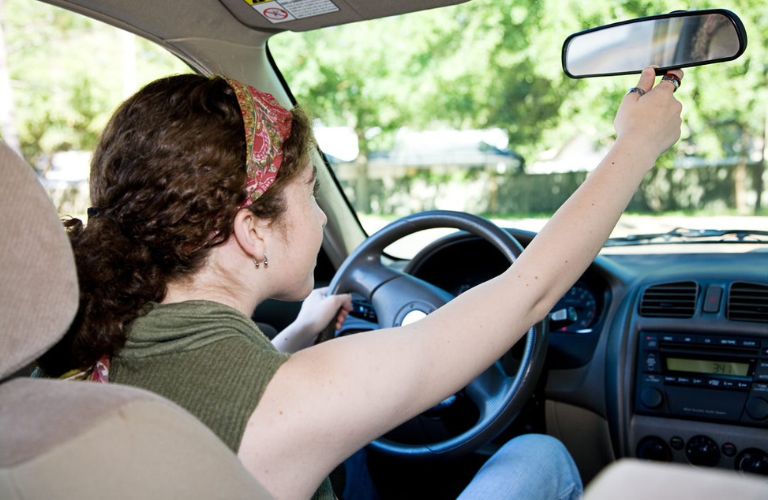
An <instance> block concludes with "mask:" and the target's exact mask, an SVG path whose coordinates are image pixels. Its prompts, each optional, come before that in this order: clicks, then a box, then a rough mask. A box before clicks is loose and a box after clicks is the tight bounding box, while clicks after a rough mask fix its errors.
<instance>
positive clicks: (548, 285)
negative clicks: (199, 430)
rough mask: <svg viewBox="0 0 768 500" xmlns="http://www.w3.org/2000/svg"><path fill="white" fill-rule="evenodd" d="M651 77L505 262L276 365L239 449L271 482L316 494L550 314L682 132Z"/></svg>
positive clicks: (292, 494) (273, 487) (289, 492)
mask: <svg viewBox="0 0 768 500" xmlns="http://www.w3.org/2000/svg"><path fill="white" fill-rule="evenodd" d="M676 74H677V75H678V76H679V77H681V78H682V72H679V71H678V72H676ZM653 83H654V73H653V70H652V69H647V70H646V71H644V72H643V74H642V76H641V78H640V82H639V84H638V87H639V88H640V89H642V90H644V91H646V93H645V95H642V96H641V95H640V93H630V94H628V95H627V96H626V97H625V98H624V101H623V103H622V105H621V108H620V109H619V112H618V114H617V117H616V122H615V127H616V132H617V139H616V142H615V144H614V145H613V147H612V148H611V150H610V152H609V153H608V154H607V155H606V157H605V158H604V159H603V161H602V162H601V163H600V164H599V165H598V167H597V168H596V169H595V170H594V171H593V172H592V173H591V174H590V176H589V177H588V179H587V180H586V181H585V182H584V183H583V184H582V186H581V187H580V188H579V189H578V190H577V191H576V192H575V193H574V194H573V195H572V196H571V197H570V198H569V199H568V201H567V202H566V203H565V204H564V205H563V206H562V207H561V208H560V209H559V210H558V211H557V213H556V214H555V215H554V216H553V217H552V219H551V220H550V221H549V222H548V223H547V225H546V226H545V227H544V228H543V229H542V231H541V232H540V233H539V234H538V236H537V237H536V238H535V239H534V240H533V241H532V242H531V244H530V245H529V246H528V248H527V249H526V250H525V252H523V254H522V255H521V256H520V258H519V259H517V261H516V262H515V263H514V264H513V265H512V266H510V267H509V269H508V270H507V271H505V272H504V273H503V274H501V275H500V276H498V277H496V278H494V279H492V280H490V281H488V282H486V283H484V284H482V285H479V286H477V287H475V288H473V289H472V290H470V291H468V292H466V293H464V294H462V295H461V296H459V297H457V298H456V299H454V300H453V301H451V302H450V303H449V304H447V305H445V306H443V307H442V308H440V309H439V310H437V311H435V312H434V313H432V314H431V315H430V316H428V317H426V318H424V319H423V320H421V321H419V322H417V323H414V324H412V325H409V326H406V327H401V328H396V329H389V330H379V331H374V332H367V333H361V334H357V335H353V336H350V337H344V338H340V339H337V340H334V341H332V342H327V343H325V344H320V345H318V346H315V347H312V348H309V349H305V350H303V351H301V352H299V353H297V354H295V355H294V356H292V357H291V359H290V360H288V361H287V362H286V363H285V364H284V365H283V366H282V367H281V368H280V369H279V370H278V371H277V373H276V375H275V377H274V378H273V380H272V381H271V382H270V383H269V385H268V386H267V389H266V391H265V393H264V396H263V397H262V399H261V402H260V403H259V405H258V406H257V408H256V410H255V411H254V413H253V415H252V416H251V418H250V420H249V423H248V427H247V428H246V431H245V434H244V437H243V440H242V442H241V446H240V450H239V456H240V458H241V460H242V461H243V463H244V464H245V466H246V467H247V468H248V469H249V470H250V471H251V472H252V473H253V474H254V475H255V476H256V477H257V478H258V479H259V480H260V481H262V482H263V483H264V485H265V486H266V487H267V489H268V490H270V491H271V492H272V493H273V494H274V495H276V496H277V497H278V498H307V497H309V496H310V495H311V494H312V492H313V491H314V490H315V489H316V488H317V486H318V485H319V483H320V482H321V481H322V479H323V478H325V477H326V476H327V475H328V473H329V472H330V471H331V470H332V469H333V468H334V467H335V466H336V465H337V464H339V463H340V462H342V461H343V460H344V459H345V458H346V457H347V456H349V455H350V454H352V453H353V452H354V451H355V450H357V449H358V448H360V447H362V446H364V445H365V444H366V443H368V442H370V441H371V440H373V439H375V438H376V437H378V436H380V435H381V434H383V433H384V432H386V431H387V430H389V429H391V428H393V427H394V426H396V425H398V424H399V423H401V422H403V421H405V420H407V419H409V418H411V417H413V416H415V415H417V414H418V413H420V412H422V411H424V410H426V409H428V408H430V407H431V406H433V405H434V404H436V403H437V402H439V401H441V400H442V399H444V398H445V397H447V396H448V395H450V394H452V393H454V392H456V391H458V390H459V389H461V388H462V387H464V386H465V385H467V383H468V382H470V381H471V380H472V379H473V378H474V377H476V376H477V375H479V374H480V373H481V372H482V371H483V370H485V369H486V368H487V367H488V366H490V365H491V364H492V363H493V362H494V361H496V360H497V359H498V358H500V357H501V356H502V355H503V354H504V353H505V352H506V351H507V350H509V348H510V347H511V346H512V345H513V344H514V343H515V342H516V341H517V340H518V339H519V338H520V337H521V336H523V335H524V334H525V333H526V332H527V331H528V329H529V328H530V327H531V326H532V325H533V324H535V323H536V322H538V321H540V320H541V319H542V318H543V317H544V316H545V315H546V314H547V313H548V312H549V310H550V309H551V308H552V307H553V306H554V304H555V303H556V302H557V300H559V298H560V297H561V296H562V295H563V294H564V293H565V292H566V291H567V290H568V288H569V287H570V286H571V285H572V284H573V282H575V281H576V279H578V277H579V276H581V274H582V273H583V272H584V270H585V269H586V268H587V266H588V265H589V264H590V263H591V262H592V261H593V259H594V257H595V255H596V254H597V252H598V251H599V250H600V248H601V247H602V245H603V243H604V242H605V240H606V239H607V238H608V236H609V235H610V233H611V230H612V229H613V227H614V225H615V224H616V222H617V220H618V218H619V216H620V215H621V213H622V211H623V210H624V208H625V207H626V206H627V204H628V203H629V201H630V199H631V197H632V195H633V193H634V192H635V190H636V189H637V187H638V185H639V184H640V181H641V180H642V178H643V177H644V175H645V173H646V172H647V171H648V170H649V169H650V168H651V167H652V166H653V165H654V163H655V161H656V159H657V157H658V156H659V155H660V154H661V153H662V152H664V151H665V150H666V149H667V148H669V147H670V146H671V145H672V144H674V143H675V142H676V141H677V139H678V138H679V136H680V123H681V121H680V113H681V109H682V107H681V105H680V103H679V102H678V101H677V100H676V99H675V98H674V97H673V95H672V94H673V90H674V86H673V85H672V83H670V82H666V81H662V82H660V83H659V84H658V85H656V87H655V88H654V87H653Z"/></svg>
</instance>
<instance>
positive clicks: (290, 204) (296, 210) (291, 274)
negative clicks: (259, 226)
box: [268, 161, 328, 300]
mask: <svg viewBox="0 0 768 500" xmlns="http://www.w3.org/2000/svg"><path fill="white" fill-rule="evenodd" d="M315 184H316V179H315V169H314V167H313V166H312V163H311V161H308V162H307V164H306V165H305V167H304V168H303V170H302V172H301V173H300V174H299V175H297V176H296V177H295V178H294V179H293V180H292V181H291V182H290V183H289V184H288V185H286V186H285V189H284V191H283V196H284V197H285V206H286V210H285V212H284V213H283V214H282V215H281V217H280V219H279V220H278V221H276V222H275V224H277V225H278V231H280V230H281V231H282V232H283V237H282V238H278V240H279V245H278V246H279V248H278V253H279V255H274V256H273V255H271V254H270V255H269V256H268V257H269V271H270V272H274V273H275V276H276V278H277V279H279V280H280V283H279V286H278V287H277V288H278V289H279V290H281V291H282V292H283V293H280V295H279V296H276V297H275V298H278V299H283V300H303V299H304V298H306V296H307V295H309V293H310V292H311V291H312V289H313V288H314V284H315V280H314V269H315V265H316V264H317V255H318V252H319V251H320V247H321V245H322V243H323V228H324V227H325V224H326V222H328V218H327V217H326V216H325V212H323V210H322V209H321V208H320V206H319V205H318V204H317V201H316V200H315ZM280 226H281V227H280Z"/></svg>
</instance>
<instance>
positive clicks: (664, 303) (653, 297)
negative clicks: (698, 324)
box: [640, 281, 699, 318]
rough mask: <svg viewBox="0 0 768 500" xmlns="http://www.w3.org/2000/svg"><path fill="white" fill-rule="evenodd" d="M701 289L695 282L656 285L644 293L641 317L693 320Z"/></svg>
mask: <svg viewBox="0 0 768 500" xmlns="http://www.w3.org/2000/svg"><path fill="white" fill-rule="evenodd" d="M698 289H699V287H698V286H697V285H696V283H695V282H693V281H682V282H678V283H665V284H662V285H654V286H652V287H650V288H648V289H647V290H646V291H645V293H643V298H642V299H641V300H640V315H641V316H645V317H647V318H691V317H693V313H694V312H695V311H696V297H697V295H698Z"/></svg>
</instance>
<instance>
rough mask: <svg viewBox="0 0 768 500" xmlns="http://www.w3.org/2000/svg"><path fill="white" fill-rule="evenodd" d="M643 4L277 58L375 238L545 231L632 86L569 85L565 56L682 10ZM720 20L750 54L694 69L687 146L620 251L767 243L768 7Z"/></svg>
mask: <svg viewBox="0 0 768 500" xmlns="http://www.w3.org/2000/svg"><path fill="white" fill-rule="evenodd" d="M645 5H647V4H646V3H637V2H632V3H630V4H625V5H623V6H622V5H619V4H612V5H611V7H610V8H607V9H606V4H605V2H596V1H592V2H585V1H583V0H579V1H575V0H574V1H562V0H547V1H539V2H532V1H528V2H524V1H517V2H504V3H501V2H493V1H488V0H475V1H472V2H470V3H468V4H462V5H458V6H455V7H449V8H443V9H437V10H433V11H427V12H422V13H416V14H409V15H405V16H401V17H395V18H386V19H381V20H377V21H372V22H365V23H357V24H352V25H345V26H341V27H337V28H331V29H325V30H320V31H315V32H308V33H291V32H287V33H283V34H279V35H277V36H274V37H273V38H272V39H271V40H270V43H269V47H270V50H271V53H272V55H273V57H274V59H275V61H276V63H277V65H278V67H279V68H280V70H281V71H282V72H283V74H284V76H285V78H286V81H287V82H288V84H289V86H290V87H291V89H292V91H293V93H294V95H295V96H296V98H297V101H298V102H299V103H300V105H302V106H303V107H304V108H305V109H307V111H308V112H309V113H310V115H311V116H313V117H314V120H315V130H316V135H317V140H318V143H319V145H320V147H321V149H322V150H323V151H324V152H325V154H326V157H327V159H328V161H329V162H330V164H331V166H332V168H333V171H334V173H335V175H336V177H337V178H338V180H339V182H340V183H341V185H342V187H343V189H344V192H345V194H346V195H347V197H348V198H349V200H350V202H351V204H352V206H353V207H354V209H355V210H356V212H357V214H358V216H359V218H360V220H361V222H362V224H363V226H364V228H365V229H366V231H368V232H369V233H370V232H374V231H376V230H377V229H379V228H380V227H382V226H383V225H385V224H386V223H387V222H389V221H391V220H393V219H395V218H397V217H400V216H403V215H407V214H410V213H414V212H418V211H421V210H429V209H450V210H461V211H467V212H471V213H474V214H480V215H483V216H486V217H488V218H490V219H492V220H494V221H495V222H497V223H498V224H500V225H502V226H508V227H518V228H522V229H530V230H534V231H535V230H538V229H540V228H541V227H542V226H543V224H544V223H545V222H546V221H547V219H548V218H549V217H550V216H551V215H552V214H553V212H554V211H555V210H556V209H557V208H558V207H559V206H560V204H562V203H563V201H565V199H566V198H567V197H568V196H569V195H570V194H571V193H572V192H573V191H574V189H576V187H577V186H578V185H579V184H580V183H581V182H582V181H583V180H584V178H585V177H586V176H587V175H589V172H590V170H592V169H593V168H594V167H595V166H596V165H597V163H598V162H599V161H600V159H601V157H602V156H603V155H604V154H605V152H606V150H607V148H608V147H609V146H610V144H611V142H612V138H613V125H612V122H613V116H614V113H615V110H616V108H617V106H618V104H619V103H620V101H621V99H622V97H623V95H624V94H625V93H626V91H627V89H628V88H629V87H632V86H634V85H635V84H636V82H637V76H636V75H630V76H619V77H606V78H593V79H585V80H572V79H569V78H568V77H566V76H565V74H564V73H563V70H562V67H561V54H560V51H561V48H562V43H563V41H564V40H565V38H566V37H567V36H568V35H569V34H571V33H574V32H577V31H581V30H583V29H586V28H589V27H594V26H598V25H602V24H607V23H611V22H616V21H620V20H626V19H631V18H635V17H641V16H648V15H656V14H661V13H665V12H670V11H672V10H675V9H679V3H677V2H664V1H660V2H653V8H647V7H645ZM716 7H718V8H727V9H730V10H732V11H734V12H736V14H737V15H739V16H740V17H741V19H742V20H743V22H744V24H745V26H746V30H747V33H748V36H749V45H748V48H747V51H746V52H745V54H744V55H743V56H742V57H741V58H739V59H738V60H736V61H732V62H728V63H722V64H714V65H710V66H703V67H698V68H689V69H687V70H686V76H685V81H684V82H683V86H682V88H681V90H680V91H679V92H678V94H677V95H678V98H679V99H680V100H681V101H682V103H683V105H684V122H685V123H684V129H683V135H682V138H681V140H680V142H679V143H678V144H677V145H676V146H675V147H674V148H673V149H672V150H671V151H669V152H668V153H666V154H665V155H663V156H662V157H661V158H660V159H659V161H658V163H657V168H655V169H654V170H653V171H652V172H650V173H649V174H648V176H647V177H646V179H645V181H644V182H643V184H642V186H641V188H640V189H639V191H638V192H637V194H636V196H635V197H634V199H633V200H632V202H631V203H630V205H629V207H628V209H627V213H626V214H625V215H624V216H623V217H622V219H621V221H620V222H619V224H618V225H617V227H616V229H615V231H614V233H613V236H614V237H625V236H628V235H641V234H644V235H647V234H655V233H662V232H668V231H670V230H673V229H675V228H693V229H720V230H733V229H739V230H744V229H768V210H767V209H766V208H765V207H766V204H768V192H766V184H768V182H766V181H767V179H766V177H768V175H767V174H766V169H765V150H766V122H767V120H768V114H767V113H766V109H768V107H767V106H766V104H768V72H766V69H765V68H766V67H765V61H766V60H768V50H767V48H768V42H767V40H768V22H767V21H766V16H764V12H763V11H764V8H763V7H764V6H763V5H761V2H744V1H739V2H736V1H726V2H720V3H718V4H717V5H716ZM441 234H445V232H440V231H437V232H433V233H432V234H431V235H430V236H429V237H428V239H431V238H434V237H436V236H439V235H441ZM635 241H636V242H638V243H639V242H641V241H645V242H650V241H653V240H652V239H645V240H644V239H636V240H635ZM421 246H423V242H421V243H420V244H418V245H415V246H413V248H409V249H404V250H403V252H404V253H405V254H408V253H411V254H412V251H413V250H417V249H418V248H420V247H421ZM401 256H404V257H408V256H410V255H401Z"/></svg>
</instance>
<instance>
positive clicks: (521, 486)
mask: <svg viewBox="0 0 768 500" xmlns="http://www.w3.org/2000/svg"><path fill="white" fill-rule="evenodd" d="M345 467H346V470H347V484H346V488H345V490H344V494H343V495H342V498H345V499H355V500H363V499H364V500H378V498H379V495H378V494H377V492H376V487H375V486H374V484H373V482H372V480H371V476H370V474H369V473H368V466H367V458H366V452H365V450H364V449H363V450H360V451H359V452H357V453H355V454H354V455H352V457H350V458H349V459H348V460H347V461H346V462H345ZM582 492H583V488H582V485H581V478H580V477H579V471H578V469H576V464H575V463H574V462H573V459H572V458H571V455H570V454H569V453H568V450H566V449H565V446H563V444H562V443H561V442H560V441H558V440H557V439H555V438H553V437H550V436H546V435H543V434H526V435H523V436H519V437H516V438H514V439H511V440H510V441H508V442H507V443H506V444H505V445H504V446H502V447H501V448H500V449H499V450H498V451H497V452H496V453H494V454H493V456H492V457H491V458H489V459H488V461H487V462H485V464H483V466H482V467H481V468H480V470H479V471H478V472H477V474H475V477H474V478H473V479H472V481H471V482H470V483H469V485H468V486H467V487H466V488H465V489H464V491H462V492H461V495H459V500H489V499H490V500H497V499H500V500H506V499H509V500H577V499H578V498H581V496H582Z"/></svg>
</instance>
